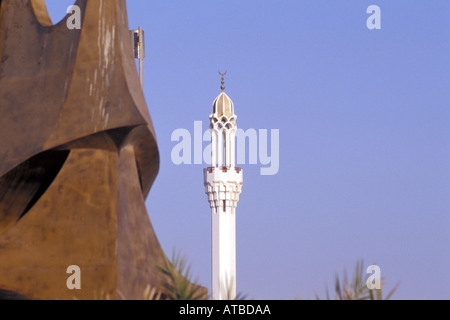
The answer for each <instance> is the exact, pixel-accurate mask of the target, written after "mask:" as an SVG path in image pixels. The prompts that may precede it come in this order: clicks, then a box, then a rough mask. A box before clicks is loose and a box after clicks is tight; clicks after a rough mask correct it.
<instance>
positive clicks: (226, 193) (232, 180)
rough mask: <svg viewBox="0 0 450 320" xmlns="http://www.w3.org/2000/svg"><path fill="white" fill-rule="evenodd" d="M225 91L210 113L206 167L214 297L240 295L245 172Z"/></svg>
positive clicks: (231, 106)
mask: <svg viewBox="0 0 450 320" xmlns="http://www.w3.org/2000/svg"><path fill="white" fill-rule="evenodd" d="M220 74H221V76H222V86H221V89H222V92H221V93H220V94H219V96H218V97H217V98H216V99H215V100H214V103H213V112H212V114H211V115H210V116H209V119H210V126H209V129H210V131H211V167H209V168H206V169H204V182H205V188H206V194H207V195H208V201H209V204H210V207H211V214H212V219H211V224H212V299H213V300H234V299H236V206H237V203H238V201H239V194H240V193H241V190H242V184H243V172H242V169H241V168H238V167H236V166H235V164H236V161H235V158H236V156H235V148H236V145H235V140H236V130H237V126H236V119H237V116H236V115H235V114H234V104H233V101H231V99H230V98H229V97H228V96H227V95H226V93H225V92H224V90H225V82H224V75H225V74H226V73H225V74H222V73H220Z"/></svg>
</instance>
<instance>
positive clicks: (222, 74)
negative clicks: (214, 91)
mask: <svg viewBox="0 0 450 320" xmlns="http://www.w3.org/2000/svg"><path fill="white" fill-rule="evenodd" d="M219 74H220V75H221V76H222V86H221V87H220V89H222V91H224V90H225V78H224V76H225V75H226V74H227V71H225V72H224V73H222V72H220V70H219Z"/></svg>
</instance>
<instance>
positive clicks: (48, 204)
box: [0, 0, 164, 299]
mask: <svg viewBox="0 0 450 320" xmlns="http://www.w3.org/2000/svg"><path fill="white" fill-rule="evenodd" d="M75 4H76V5H77V6H78V7H79V8H80V9H81V19H82V28H81V29H80V30H77V29H72V30H70V29H68V28H67V24H66V22H67V19H68V18H69V17H68V16H66V18H65V19H63V20H62V21H61V22H60V23H58V24H56V25H53V24H52V22H51V20H50V18H49V16H48V13H47V9H46V6H45V0H3V1H0V6H1V11H0V57H1V60H0V288H1V289H4V290H10V291H14V292H18V293H20V294H22V295H24V296H27V297H29V298H32V299H74V298H76V299H94V298H99V297H101V296H108V297H110V298H112V299H114V298H117V297H118V296H124V297H126V298H127V299H141V298H143V292H144V290H145V288H146V286H148V285H151V286H153V287H158V286H159V285H161V283H160V280H159V277H158V275H157V274H156V266H157V265H158V264H161V263H163V259H164V253H163V251H162V249H161V247H160V244H159V242H158V240H157V238H156V235H155V233H154V231H153V228H152V225H151V223H150V219H149V217H148V214H147V211H146V208H145V203H144V202H145V198H146V197H147V195H148V193H149V191H150V188H151V186H152V184H153V181H154V180H155V178H156V175H157V173H158V169H159V153H158V146H157V141H156V137H155V132H154V129H153V125H152V120H151V117H150V114H149V112H148V108H147V105H146V102H145V98H144V95H143V91H142V88H141V85H140V82H139V76H138V73H137V70H136V65H135V61H134V55H133V49H132V44H131V40H130V36H129V28H128V19H127V11H126V2H125V0H117V1H111V0H78V1H76V3H75ZM71 265H77V266H79V267H80V269H81V285H82V288H81V290H69V288H68V287H67V285H66V282H67V279H68V277H69V276H70V274H67V273H66V270H67V268H68V267H69V266H71Z"/></svg>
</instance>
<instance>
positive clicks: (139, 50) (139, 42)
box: [130, 27, 145, 88]
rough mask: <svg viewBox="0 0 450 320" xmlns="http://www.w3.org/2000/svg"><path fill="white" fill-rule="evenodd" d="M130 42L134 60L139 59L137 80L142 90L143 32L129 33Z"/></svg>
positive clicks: (132, 31)
mask: <svg viewBox="0 0 450 320" xmlns="http://www.w3.org/2000/svg"><path fill="white" fill-rule="evenodd" d="M130 35H131V40H132V42H133V49H134V58H135V59H139V78H140V80H141V86H142V88H144V58H145V37H144V30H143V29H142V28H141V27H139V29H136V30H131V31H130Z"/></svg>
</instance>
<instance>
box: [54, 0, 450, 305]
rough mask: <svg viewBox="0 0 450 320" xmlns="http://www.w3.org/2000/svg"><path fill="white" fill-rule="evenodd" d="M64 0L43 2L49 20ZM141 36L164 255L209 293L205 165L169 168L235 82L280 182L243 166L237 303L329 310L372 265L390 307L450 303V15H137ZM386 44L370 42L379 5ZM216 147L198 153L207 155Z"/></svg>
mask: <svg viewBox="0 0 450 320" xmlns="http://www.w3.org/2000/svg"><path fill="white" fill-rule="evenodd" d="M73 2H74V1H70V0H47V3H48V5H49V9H50V11H51V14H52V16H54V17H55V20H57V19H58V17H59V19H61V18H62V17H63V15H64V13H65V8H66V7H67V6H68V5H69V4H71V3H73ZM127 4H128V15H129V23H130V28H137V27H138V26H141V27H143V28H144V30H145V32H146V46H147V58H146V60H145V64H144V67H145V86H144V87H145V88H144V89H145V95H146V99H147V104H148V106H149V110H150V113H151V116H152V118H153V121H154V125H155V129H156V133H157V138H158V142H159V148H160V153H161V169H160V172H159V175H158V178H157V180H156V182H155V184H154V186H153V189H152V191H151V193H150V195H149V197H148V199H147V208H148V211H149V215H150V218H151V221H152V223H153V226H154V228H155V231H156V233H157V236H158V238H159V240H160V242H161V245H162V246H163V248H164V250H165V251H166V253H167V254H168V255H170V254H171V252H172V250H173V248H177V249H179V250H181V251H182V252H183V253H184V254H185V255H186V256H187V257H188V259H189V261H190V262H192V272H193V273H194V274H195V275H198V277H199V281H200V283H201V284H202V285H204V286H207V287H210V276H211V272H210V265H211V264H210V259H211V253H210V250H211V245H210V232H211V231H210V209H209V205H208V202H207V196H206V195H205V193H204V187H203V176H202V170H203V167H204V166H206V165H180V166H177V165H175V164H173V163H172V160H171V151H172V148H173V147H174V146H175V145H176V143H175V142H172V141H171V135H172V132H173V131H174V130H176V129H179V128H184V129H187V130H189V131H190V132H191V133H192V134H193V129H194V121H203V126H204V130H206V127H207V123H208V116H209V114H210V112H211V104H212V102H213V100H214V98H215V97H216V96H217V94H218V93H219V92H220V88H219V87H220V77H219V76H218V74H217V71H218V69H221V70H228V75H227V76H226V85H227V89H226V92H227V94H228V95H229V96H230V97H231V98H232V99H233V101H234V103H235V111H236V113H237V115H238V121H237V123H238V126H239V127H241V128H243V129H245V130H247V129H250V128H253V129H256V130H258V129H268V130H270V129H279V130H280V170H279V172H278V174H277V175H275V176H261V175H260V167H261V164H258V165H243V168H244V187H243V193H242V195H241V200H240V202H239V204H238V208H237V272H238V278H237V281H238V291H239V292H242V293H244V294H246V295H247V296H248V297H249V298H252V299H294V298H302V299H313V298H314V293H316V292H317V293H318V294H319V296H322V297H323V296H324V288H325V282H328V283H329V284H332V283H333V276H334V274H335V273H336V272H339V273H342V271H343V270H344V268H347V269H348V270H349V271H352V270H353V268H354V265H355V263H356V261H357V260H358V259H364V264H365V266H366V267H367V266H369V265H371V264H373V263H376V264H378V265H379V266H380V268H381V272H382V275H383V276H384V277H386V286H385V289H387V290H388V289H390V288H392V287H393V286H394V285H395V284H396V283H397V282H400V286H399V288H398V290H397V292H396V294H395V295H394V298H397V299H449V298H450V272H449V270H450V257H449V252H450V197H449V195H450V148H449V147H448V145H449V141H450V125H449V124H450V108H449V107H450V77H449V75H450V58H449V57H450V41H449V34H450V31H449V30H450V19H449V14H450V1H447V0H435V1H425V0H418V1H414V2H411V1H406V0H395V1H386V0H370V1H366V0H345V1H344V0H340V1H336V0H317V1H300V0H283V1H275V0H271V1H268V0H259V1H254V0H245V1H242V0H241V1H237V0H227V1H219V0H213V1H211V0H208V1H207V0H192V1H181V0H171V1H164V0H157V1H149V0H128V1H127ZM373 4H375V5H378V6H379V7H380V8H381V27H382V28H381V30H369V29H368V28H367V27H366V20H367V18H368V17H369V14H367V13H366V9H367V7H368V6H370V5H373ZM206 145H207V143H205V144H204V146H206Z"/></svg>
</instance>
